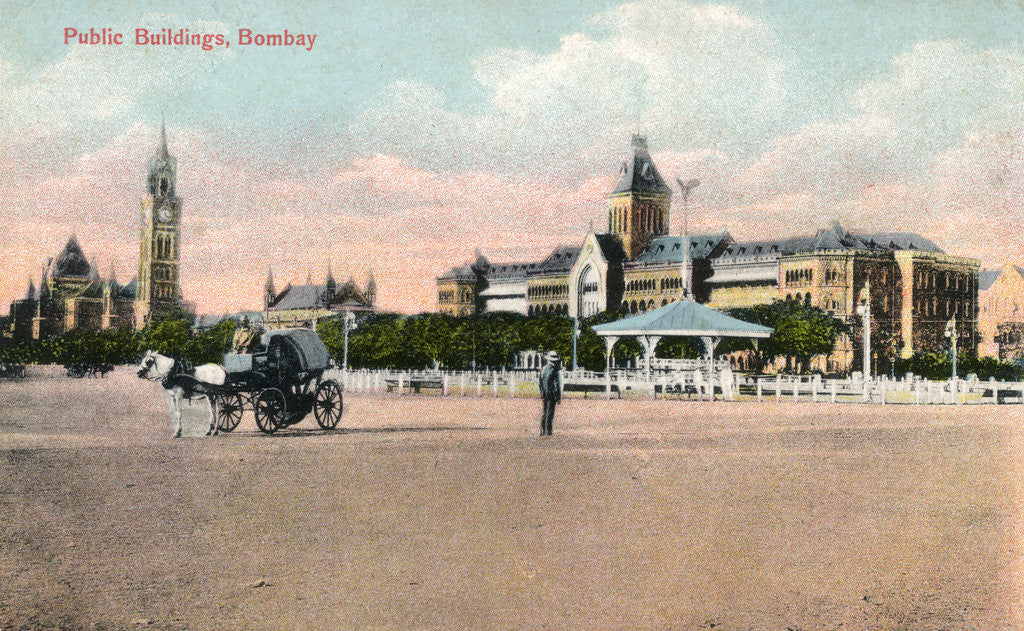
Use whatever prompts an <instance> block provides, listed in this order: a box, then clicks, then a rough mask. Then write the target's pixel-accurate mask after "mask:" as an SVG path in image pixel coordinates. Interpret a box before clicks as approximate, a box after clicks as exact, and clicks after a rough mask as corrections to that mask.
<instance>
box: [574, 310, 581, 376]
mask: <svg viewBox="0 0 1024 631" xmlns="http://www.w3.org/2000/svg"><path fill="white" fill-rule="evenodd" d="M579 336H580V319H579V318H578V317H576V316H573V319H572V371H573V372H576V340H577V339H579Z"/></svg>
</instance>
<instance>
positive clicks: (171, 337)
mask: <svg viewBox="0 0 1024 631" xmlns="http://www.w3.org/2000/svg"><path fill="white" fill-rule="evenodd" d="M191 339H192V324H191V323H190V322H189V321H188V320H184V319H178V320H154V321H152V322H150V323H149V324H148V325H146V328H145V329H143V331H142V339H141V342H140V348H141V349H142V350H144V351H145V350H154V351H157V352H158V353H160V354H162V355H168V356H170V357H185V354H186V352H187V351H188V348H189V342H190V341H191Z"/></svg>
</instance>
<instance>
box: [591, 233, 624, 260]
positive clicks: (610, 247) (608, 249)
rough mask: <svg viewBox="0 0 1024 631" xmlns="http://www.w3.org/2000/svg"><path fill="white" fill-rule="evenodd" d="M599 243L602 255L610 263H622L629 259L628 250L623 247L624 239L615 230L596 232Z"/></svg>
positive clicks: (595, 236)
mask: <svg viewBox="0 0 1024 631" xmlns="http://www.w3.org/2000/svg"><path fill="white" fill-rule="evenodd" d="M594 238H595V239H597V245H598V246H599V247H600V248H601V255H602V256H604V260H606V261H608V262H609V263H622V262H624V261H626V260H628V259H629V257H628V256H626V250H625V249H623V247H622V240H621V239H619V235H617V234H615V233H614V232H606V233H604V234H595V235H594Z"/></svg>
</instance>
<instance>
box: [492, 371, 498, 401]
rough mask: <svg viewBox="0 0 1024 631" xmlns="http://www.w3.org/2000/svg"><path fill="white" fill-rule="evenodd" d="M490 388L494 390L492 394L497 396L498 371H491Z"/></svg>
mask: <svg viewBox="0 0 1024 631" xmlns="http://www.w3.org/2000/svg"><path fill="white" fill-rule="evenodd" d="M491 389H492V390H493V391H494V396H498V373H497V372H492V373H491Z"/></svg>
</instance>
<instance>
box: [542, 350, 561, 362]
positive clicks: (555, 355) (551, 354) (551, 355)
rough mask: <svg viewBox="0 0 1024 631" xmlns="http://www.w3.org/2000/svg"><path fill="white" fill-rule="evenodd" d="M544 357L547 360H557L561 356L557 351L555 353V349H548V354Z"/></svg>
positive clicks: (559, 359)
mask: <svg viewBox="0 0 1024 631" xmlns="http://www.w3.org/2000/svg"><path fill="white" fill-rule="evenodd" d="M544 358H545V359H547V360H548V361H549V362H557V361H561V360H562V358H561V357H559V356H558V353H556V352H555V351H548V354H547V355H545V356H544Z"/></svg>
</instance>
